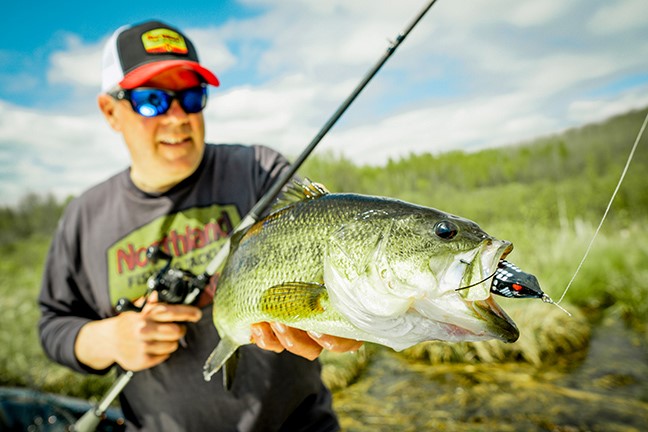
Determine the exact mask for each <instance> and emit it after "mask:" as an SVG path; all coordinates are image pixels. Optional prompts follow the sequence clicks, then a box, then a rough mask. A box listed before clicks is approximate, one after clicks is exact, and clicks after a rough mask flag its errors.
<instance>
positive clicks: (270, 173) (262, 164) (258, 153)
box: [254, 146, 290, 199]
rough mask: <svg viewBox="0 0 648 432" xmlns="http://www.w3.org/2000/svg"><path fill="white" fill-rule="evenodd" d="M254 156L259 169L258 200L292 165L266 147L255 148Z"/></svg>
mask: <svg viewBox="0 0 648 432" xmlns="http://www.w3.org/2000/svg"><path fill="white" fill-rule="evenodd" d="M254 156H255V159H256V160H257V167H258V171H257V173H256V176H255V182H256V184H255V187H256V192H257V199H260V198H261V197H262V196H263V194H265V193H266V192H267V191H268V190H270V188H271V187H272V185H273V184H274V182H276V181H277V180H279V177H281V175H282V174H283V172H284V171H286V170H288V169H289V168H290V163H289V162H288V160H286V158H285V157H283V156H282V155H281V154H280V153H278V152H277V151H275V150H272V149H271V148H269V147H265V146H254Z"/></svg>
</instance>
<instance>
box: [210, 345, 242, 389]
mask: <svg viewBox="0 0 648 432" xmlns="http://www.w3.org/2000/svg"><path fill="white" fill-rule="evenodd" d="M238 348H239V345H238V344H237V343H235V342H234V341H233V340H231V339H229V338H227V337H223V338H221V341H220V342H219V344H218V345H216V348H214V351H212V353H211V354H210V355H209V358H208V359H207V361H206V362H205V365H204V366H203V377H204V378H205V381H211V377H212V376H214V375H215V374H216V373H218V371H219V370H220V369H221V368H222V367H223V365H224V364H225V362H227V360H228V359H229V358H230V357H231V356H232V355H233V354H234V353H235V352H236V350H238Z"/></svg>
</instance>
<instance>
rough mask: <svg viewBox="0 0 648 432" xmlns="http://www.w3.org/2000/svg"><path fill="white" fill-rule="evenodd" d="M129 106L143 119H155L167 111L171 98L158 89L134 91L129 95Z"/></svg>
mask: <svg viewBox="0 0 648 432" xmlns="http://www.w3.org/2000/svg"><path fill="white" fill-rule="evenodd" d="M130 99H131V104H132V105H133V108H135V110H136V111H137V112H138V113H139V114H141V115H143V116H144V117H155V116H157V115H160V114H164V113H165V112H167V111H168V110H169V107H170V106H171V101H172V100H173V96H172V95H170V94H168V93H167V92H165V91H164V90H159V89H135V90H133V91H132V92H131V95H130Z"/></svg>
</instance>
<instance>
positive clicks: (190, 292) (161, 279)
mask: <svg viewBox="0 0 648 432" xmlns="http://www.w3.org/2000/svg"><path fill="white" fill-rule="evenodd" d="M436 2H437V0H431V1H429V2H428V3H427V5H425V6H424V7H423V8H422V9H421V10H420V11H419V12H418V13H417V14H416V16H415V17H414V19H412V20H411V21H410V22H409V24H408V25H407V26H406V27H405V29H404V30H403V31H402V32H401V33H399V34H398V35H397V36H396V38H395V39H394V40H393V41H391V43H390V44H389V46H388V47H387V50H386V51H385V53H384V54H383V55H382V57H381V58H380V59H379V60H378V61H377V62H376V63H375V64H374V66H373V67H372V68H371V69H370V70H369V71H368V72H367V73H366V74H365V76H364V77H363V78H362V80H361V81H360V83H359V84H358V85H357V86H356V87H355V88H354V89H353V91H352V92H351V94H350V95H349V96H348V97H347V98H346V99H345V100H344V102H343V103H342V104H341V105H340V107H339V108H338V109H337V110H336V111H335V112H334V113H333V115H332V116H331V117H330V118H329V119H328V121H327V122H326V123H325V124H324V126H323V127H322V128H321V129H320V131H319V132H318V133H317V135H315V137H314V138H313V139H312V141H311V142H310V143H309V144H308V146H307V147H306V148H305V149H304V150H303V151H302V153H301V154H300V155H299V156H298V157H297V159H296V160H295V161H294V162H293V163H292V164H291V165H290V167H289V168H288V170H286V171H285V172H284V173H283V174H282V175H281V176H280V177H279V179H278V180H277V181H276V182H275V183H274V184H273V185H272V187H271V188H270V189H269V190H268V192H266V193H265V195H263V196H262V197H261V199H259V201H258V202H257V203H256V204H255V205H254V207H252V209H251V210H250V211H249V212H248V214H247V215H245V217H244V218H243V219H242V220H241V222H240V223H239V224H238V225H237V226H236V228H234V231H233V232H232V233H231V234H234V233H236V232H239V231H241V230H244V229H246V228H247V227H249V226H251V225H252V224H254V223H255V222H257V221H258V220H259V219H260V218H261V215H262V214H263V213H264V212H265V211H266V210H267V208H268V207H269V206H270V204H271V203H272V202H273V201H274V200H275V199H276V198H277V196H278V195H279V193H280V192H281V190H282V189H283V188H284V186H285V185H286V184H287V183H288V182H289V181H290V179H292V178H293V176H294V175H295V173H296V172H297V170H299V168H300V167H301V166H302V164H303V163H304V161H305V160H306V159H307V158H308V156H309V155H310V154H311V153H312V152H313V150H314V149H315V147H317V145H318V144H319V142H320V141H321V140H322V138H324V136H325V135H326V134H327V133H328V131H329V130H331V128H332V127H333V126H334V125H335V123H336V122H337V121H338V120H339V119H340V117H342V115H343V114H344V112H345V111H346V110H347V108H349V106H350V105H351V104H352V103H353V101H354V100H355V99H356V98H357V97H358V95H359V94H360V92H362V90H363V89H364V88H365V87H366V86H367V84H368V83H369V81H371V79H372V78H373V77H374V76H375V75H376V74H377V73H378V71H379V70H380V68H382V66H383V65H384V64H385V63H386V62H387V60H388V59H389V58H390V57H391V56H392V54H393V53H394V52H395V51H396V49H397V48H398V46H399V45H400V44H401V43H402V42H403V41H404V40H405V38H406V37H407V35H409V34H410V32H411V31H412V30H413V29H414V27H416V25H417V24H418V23H419V21H421V19H422V18H423V16H425V14H426V13H427V12H428V11H429V10H430V8H431V7H432V6H433V5H434V3H436ZM230 239H231V235H230V236H229V237H228V238H227V239H226V240H225V243H224V244H223V247H222V248H221V249H220V250H219V251H218V253H217V254H216V256H215V257H214V258H213V259H212V261H211V262H210V263H209V264H208V265H207V267H206V269H205V273H204V274H202V275H198V276H194V279H192V276H193V275H192V274H189V272H188V271H186V270H184V271H182V272H178V271H177V270H176V269H173V268H171V267H170V266H169V263H170V258H169V261H168V262H167V265H166V266H165V267H164V268H163V269H162V270H161V271H160V272H159V273H158V274H157V275H153V276H151V279H149V291H148V293H149V294H150V293H151V292H152V291H157V292H158V294H160V295H162V294H164V293H165V292H167V291H168V289H169V287H170V286H173V287H174V288H177V287H180V288H184V287H187V288H186V290H183V291H182V293H183V294H184V292H186V297H185V298H182V299H179V300H182V301H173V302H169V303H176V304H191V303H192V302H193V300H194V299H196V298H197V297H198V294H199V293H200V291H202V289H203V288H204V286H205V285H206V283H207V281H208V280H209V278H210V277H211V276H212V275H214V274H215V273H216V272H217V271H218V270H219V269H220V268H221V267H222V266H223V264H224V263H225V260H226V259H227V256H228V255H229V252H230V247H231V240H230ZM150 252H151V254H152V255H153V256H155V255H159V254H160V251H150ZM147 255H148V252H147ZM163 258H164V259H166V257H163ZM196 281H197V282H196ZM160 299H161V300H164V297H163V296H161V297H160ZM189 299H191V301H187V300H189ZM121 300H123V301H121ZM174 300H175V297H174ZM117 309H118V311H119V310H121V311H125V310H141V307H135V306H134V305H132V303H130V301H128V300H126V299H120V303H119V304H118V308H117ZM132 377H133V372H132V371H127V372H126V373H124V374H123V375H122V376H120V377H119V378H118V379H117V381H115V383H114V384H113V386H112V387H111V388H110V389H109V390H108V392H107V393H106V395H105V396H104V397H103V398H102V399H101V401H100V402H99V403H98V404H97V406H96V407H94V408H92V409H90V410H89V411H87V412H86V413H85V414H84V415H83V416H82V417H81V418H80V419H79V421H77V422H76V423H75V424H74V425H73V428H72V430H74V431H77V432H91V431H94V430H95V429H96V428H97V426H98V425H99V422H100V421H101V419H102V417H103V416H104V415H105V413H106V410H107V409H108V407H109V406H110V404H111V403H112V401H113V400H114V399H115V398H116V397H117V396H118V395H119V393H121V391H122V390H123V389H124V387H126V385H127V384H128V383H129V382H130V380H131V378H132Z"/></svg>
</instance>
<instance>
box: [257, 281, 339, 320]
mask: <svg viewBox="0 0 648 432" xmlns="http://www.w3.org/2000/svg"><path fill="white" fill-rule="evenodd" d="M326 300H328V292H327V291H326V287H325V286H324V285H322V284H318V283H312V282H287V283H283V284H281V285H276V286H273V287H271V288H269V289H268V290H267V291H266V292H265V293H264V294H263V296H261V300H260V305H259V307H260V309H261V311H263V312H264V313H266V314H268V315H270V317H271V318H272V319H275V320H277V321H283V322H290V321H292V320H297V319H300V318H306V317H309V316H313V315H317V314H320V313H322V312H324V306H323V305H322V303H323V301H326Z"/></svg>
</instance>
